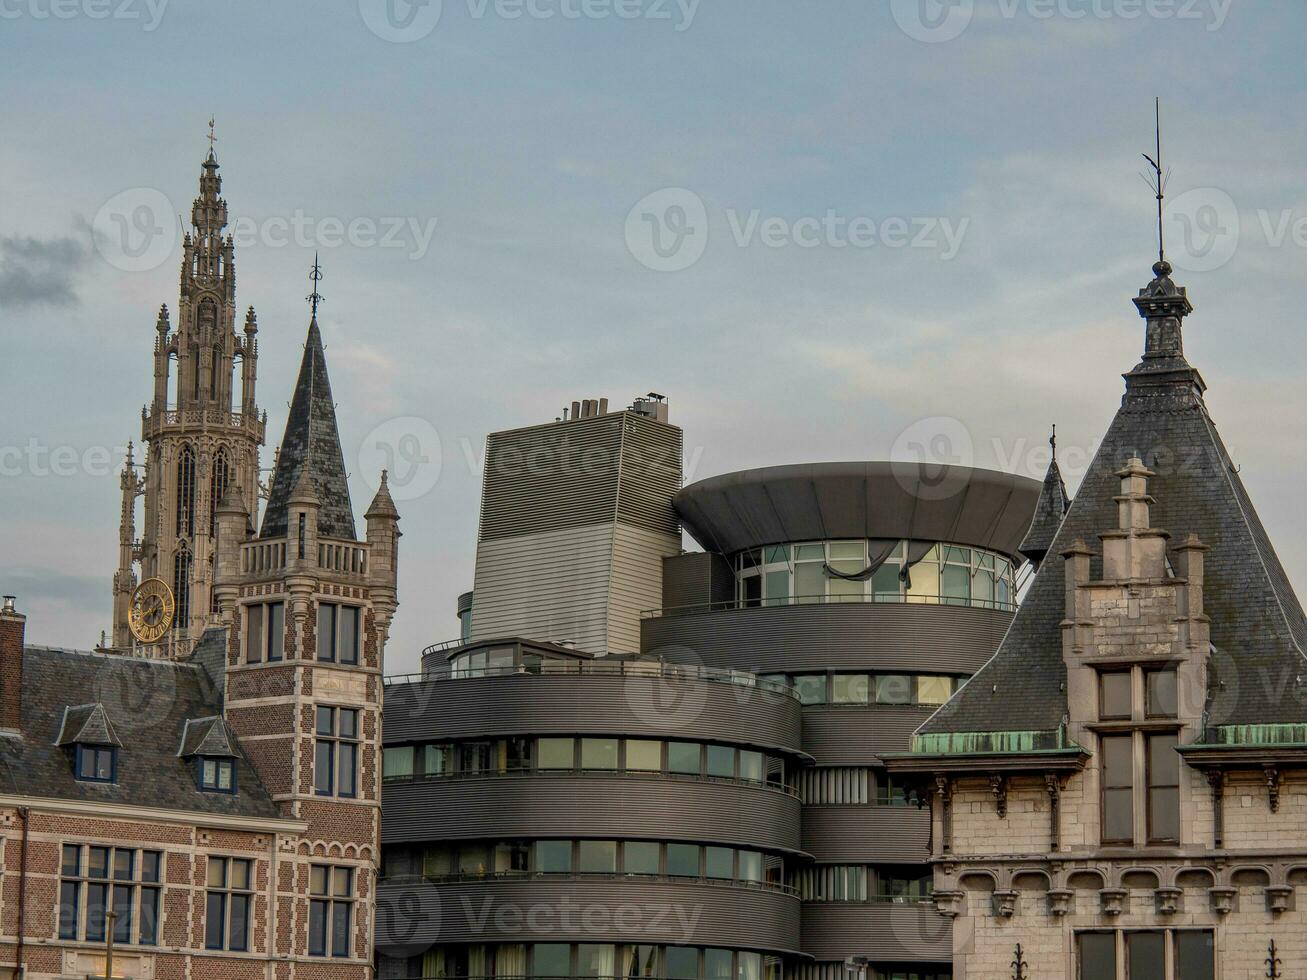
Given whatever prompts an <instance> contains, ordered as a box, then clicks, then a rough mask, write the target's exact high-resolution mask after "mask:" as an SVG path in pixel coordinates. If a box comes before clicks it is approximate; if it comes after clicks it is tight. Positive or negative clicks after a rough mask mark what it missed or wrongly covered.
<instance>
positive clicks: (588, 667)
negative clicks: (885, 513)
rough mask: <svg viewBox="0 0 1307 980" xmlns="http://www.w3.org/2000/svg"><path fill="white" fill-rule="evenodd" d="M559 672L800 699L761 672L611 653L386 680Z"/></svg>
mask: <svg viewBox="0 0 1307 980" xmlns="http://www.w3.org/2000/svg"><path fill="white" fill-rule="evenodd" d="M432 651H433V648H432V647H428V648H427V649H426V650H424V651H423V655H424V656H425V655H426V654H427V653H429V652H432ZM559 675H569V676H578V677H581V676H585V677H589V676H594V677H643V678H656V679H663V680H682V681H707V682H708V683H712V684H729V685H731V686H734V687H749V688H757V689H759V690H764V691H770V692H773V693H775V694H780V695H783V696H785V697H790V698H794V699H795V700H796V701H797V700H798V695H797V694H796V693H795V691H794V688H793V687H792V686H791V685H790V684H788V683H782V682H780V681H775V680H762V679H760V678H759V677H758V676H757V675H755V674H751V673H748V672H747V671H743V670H727V669H722V668H717V667H702V666H699V665H697V664H673V663H666V662H663V661H659V660H617V659H615V658H610V657H601V658H595V659H593V660H581V659H577V660H557V661H543V662H541V663H539V664H531V665H526V664H514V665H512V666H507V667H453V666H446V667H439V668H436V669H434V670H428V671H426V672H424V673H420V674H390V675H388V676H387V677H386V679H385V680H386V685H387V686H393V685H396V684H418V683H423V682H434V681H457V680H470V679H474V678H479V677H513V676H522V677H527V676H536V677H542V676H559Z"/></svg>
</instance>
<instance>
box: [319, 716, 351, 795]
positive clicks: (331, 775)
mask: <svg viewBox="0 0 1307 980" xmlns="http://www.w3.org/2000/svg"><path fill="white" fill-rule="evenodd" d="M323 712H329V717H330V723H329V724H327V725H325V726H324V724H323V719H324V717H326V716H324V714H323ZM346 717H349V718H352V719H353V723H352V728H346V727H344V726H342V724H341V721H342V719H343V718H346ZM362 724H363V710H362V709H361V708H359V707H357V706H354V705H334V704H315V705H314V706H313V732H314V742H313V793H314V795H315V796H327V797H338V798H340V799H357V798H358V796H359V780H360V773H359V762H360V760H361V758H362V734H361V730H360V729H361V726H362ZM324 747H325V748H326V750H327V751H326V759H325V761H326V764H327V767H328V769H329V771H328V772H327V773H326V775H327V777H328V781H327V782H326V783H325V784H324V783H323V782H322V776H323V773H322V771H321V768H322V763H323V762H324V759H323V755H322V750H323V748H324ZM347 756H348V758H349V762H348V767H349V769H348V771H349V774H350V787H351V789H350V792H348V793H346V792H342V791H341V785H342V780H341V773H342V772H345V771H346V763H345V761H344V760H345V759H346V757H347Z"/></svg>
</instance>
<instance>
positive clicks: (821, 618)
mask: <svg viewBox="0 0 1307 980" xmlns="http://www.w3.org/2000/svg"><path fill="white" fill-rule="evenodd" d="M1012 616H1013V613H1012V611H1011V610H1010V609H1003V608H997V607H996V606H995V605H994V604H992V603H991V604H989V605H985V604H980V603H966V604H963V603H960V602H959V603H956V604H953V602H947V603H945V602H938V601H936V602H925V601H923V602H899V601H894V602H877V601H859V602H851V601H847V600H844V599H842V600H841V601H821V602H803V603H799V602H790V603H787V604H776V605H745V604H743V603H741V602H737V601H734V600H732V601H726V602H720V603H711V604H704V605H701V606H689V607H682V608H678V609H668V610H654V611H651V612H650V613H648V614H646V616H645V618H644V619H643V620H642V622H641V624H640V644H641V648H642V650H643V651H644V652H645V654H646V655H649V656H660V655H661V656H664V657H666V658H667V659H671V660H689V661H693V662H696V663H702V664H704V665H705V666H707V667H711V668H718V669H736V670H749V671H754V672H757V673H760V674H766V673H771V672H774V671H788V672H791V673H794V672H799V671H802V670H805V669H809V670H840V669H856V670H874V669H878V668H881V669H885V670H906V671H939V672H948V673H954V672H956V673H965V674H972V673H975V672H976V671H977V670H979V669H980V667H981V665H983V664H984V663H985V661H986V660H988V659H989V658H990V657H991V656H993V653H994V650H995V649H996V648H997V647H998V642H999V640H1001V639H1002V638H1003V634H1004V633H1005V632H1006V631H1007V628H1008V625H1009V624H1010V623H1011V622H1012ZM923 720H924V719H923Z"/></svg>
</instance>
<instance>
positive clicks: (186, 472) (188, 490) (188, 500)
mask: <svg viewBox="0 0 1307 980" xmlns="http://www.w3.org/2000/svg"><path fill="white" fill-rule="evenodd" d="M194 534H195V450H193V449H192V448H191V447H190V446H182V451H181V455H180V456H179V457H178V458H177V537H179V538H189V537H193V536H194Z"/></svg>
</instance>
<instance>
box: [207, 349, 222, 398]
mask: <svg viewBox="0 0 1307 980" xmlns="http://www.w3.org/2000/svg"><path fill="white" fill-rule="evenodd" d="M209 357H210V360H209V397H210V398H212V399H213V400H214V401H217V400H218V396H219V395H220V394H221V392H220V391H219V390H218V369H219V368H220V367H221V366H222V348H221V347H219V346H218V345H217V344H214V345H213V353H212V354H210V355H209Z"/></svg>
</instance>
